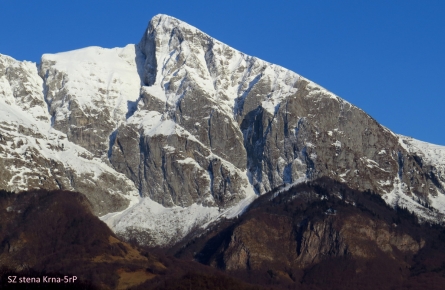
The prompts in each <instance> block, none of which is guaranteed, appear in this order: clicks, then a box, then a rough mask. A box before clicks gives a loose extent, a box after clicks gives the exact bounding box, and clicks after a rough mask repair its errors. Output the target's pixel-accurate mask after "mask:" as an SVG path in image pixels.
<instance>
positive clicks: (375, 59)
mask: <svg viewBox="0 0 445 290" xmlns="http://www.w3.org/2000/svg"><path fill="white" fill-rule="evenodd" d="M272 3H273V4H272ZM158 13H164V14H169V15H171V16H174V17H176V18H179V19H181V20H184V21H186V22H188V23H189V24H191V25H193V26H196V27H198V28H199V29H201V30H202V31H204V32H206V33H208V34H209V35H211V36H213V37H215V38H217V39H219V40H221V41H222V42H224V43H226V44H228V45H230V46H232V47H234V48H236V49H238V50H240V51H243V52H245V53H247V54H250V55H254V56H257V57H260V58H262V59H264V60H267V61H269V62H272V63H276V64H279V65H282V66H284V67H286V68H289V69H291V70H293V71H295V72H297V73H299V74H301V75H303V76H305V77H307V78H309V79H311V80H313V81H314V82H316V83H318V84H320V85H322V86H324V87H325V88H327V89H328V90H330V91H332V92H333V93H335V94H337V95H339V96H340V97H342V98H344V99H346V100H348V101H350V102H351V103H353V104H355V105H357V106H358V107H360V108H362V109H363V110H364V111H366V112H367V113H369V114H370V115H371V116H372V117H374V118H375V119H377V121H379V122H380V123H381V124H383V125H385V126H386V127H388V128H390V129H391V130H393V131H394V132H396V133H399V134H404V135H408V136H412V137H414V138H417V139H421V140H424V141H428V142H432V143H436V144H441V145H445V128H444V125H445V114H443V112H444V109H445V91H444V88H443V87H444V84H445V1H443V0H425V1H421V0H416V1H411V0H400V1H398V0H391V1H388V0H372V1H369V0H366V1H364V0H363V1H362V0H350V1H342V0H336V1H334V0H331V1H329V0H325V1H321V0H304V1H298V0H287V1H284V0H282V1H243V0H237V1H231V0H224V1H208V0H207V1H192V0H188V1H179V0H177V1H171V0H158V1H147V0H145V1H131V0H125V1H124V0H108V1H104V0H87V1H86V0H76V1H74V0H72V1H71V0H63V1H62V0H57V1H56V0H49V1H45V0H44V1H29V0H26V1H24V0H1V1H0V35H1V38H0V39H1V40H0V53H2V54H6V55H10V56H12V57H14V58H16V59H19V60H32V61H35V62H38V61H39V59H40V56H41V55H42V54H43V53H55V52H62V51H67V50H73V49H77V48H82V47H86V46H92V45H97V46H102V47H117V46H124V45H126V44H128V43H137V42H139V40H140V38H141V36H142V34H143V32H144V30H145V28H146V26H147V23H148V22H149V20H150V19H151V18H152V17H153V16H154V15H156V14H158Z"/></svg>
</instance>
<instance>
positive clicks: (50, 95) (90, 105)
mask: <svg viewBox="0 0 445 290" xmlns="http://www.w3.org/2000/svg"><path fill="white" fill-rule="evenodd" d="M0 101H1V110H3V111H4V112H5V114H3V116H0V118H3V119H1V120H2V121H1V122H0V124H1V126H0V130H1V131H0V134H2V135H1V136H0V144H2V145H1V146H2V147H1V148H2V149H1V150H2V151H1V152H0V153H1V154H4V156H5V158H3V159H2V160H1V161H0V162H2V165H3V166H4V167H3V168H5V170H3V171H1V175H2V179H1V180H0V187H1V188H4V189H8V190H16V191H18V190H21V189H27V188H36V187H43V188H48V189H49V188H63V189H70V190H71V189H73V190H78V191H80V192H82V193H84V194H87V195H88V196H89V199H90V200H91V201H92V203H93V205H94V207H95V210H96V213H98V214H105V213H110V212H114V211H120V210H123V209H124V208H125V207H126V206H127V205H128V203H129V199H128V198H127V197H128V196H136V195H137V193H138V194H139V195H140V196H141V197H143V198H149V199H150V200H153V201H155V202H156V203H159V204H161V205H162V207H163V208H164V210H163V211H159V210H157V205H156V206H155V205H154V203H148V202H143V201H142V202H139V203H137V202H136V199H133V200H134V202H133V203H132V204H133V207H132V208H131V209H129V210H127V211H125V212H122V213H119V214H113V215H107V216H106V217H104V220H105V221H107V222H108V224H109V225H110V226H111V227H112V228H113V229H118V228H119V229H122V231H123V232H125V227H128V226H134V227H136V228H137V231H139V232H141V231H142V232H143V231H146V230H147V228H143V227H141V226H139V225H138V224H133V223H135V221H136V220H143V219H149V220H153V221H156V220H157V218H158V217H160V216H161V215H162V216H163V215H164V214H165V213H166V212H167V211H168V212H171V215H172V216H173V217H171V221H173V220H178V219H179V220H180V218H179V213H183V212H184V210H175V208H177V207H180V208H185V209H190V210H189V213H191V208H192V206H199V207H205V208H207V209H209V208H210V209H211V210H207V209H206V210H202V211H200V212H199V214H197V215H194V214H191V215H192V216H194V218H196V219H195V222H196V223H195V224H193V223H192V224H193V226H192V225H190V224H187V225H186V224H185V222H183V223H179V224H177V228H175V229H171V230H172V231H173V232H174V231H178V230H182V229H183V228H184V227H185V226H186V228H187V229H192V228H193V227H194V226H195V227H199V226H202V225H203V224H207V223H208V222H209V219H210V220H211V219H218V218H220V217H221V216H236V215H237V211H238V213H239V212H241V211H242V210H243V208H244V207H245V206H246V205H248V201H252V200H253V199H254V197H256V196H258V195H261V194H264V193H266V192H268V191H271V190H274V189H276V188H279V187H282V186H285V185H289V184H293V183H296V182H300V181H302V180H313V179H316V178H320V177H329V178H331V179H334V180H337V181H339V182H343V183H346V184H347V185H348V186H350V187H351V188H354V189H359V190H372V191H373V192H376V193H378V194H380V195H382V196H384V198H385V200H386V201H387V202H388V203H389V204H391V205H393V206H401V207H407V208H409V209H410V210H411V211H415V212H416V213H417V214H418V215H419V216H421V217H422V219H427V220H435V221H442V220H443V218H444V214H445V207H444V205H445V195H444V194H445V191H444V190H445V189H444V187H445V177H444V176H443V174H444V173H443V170H444V168H445V167H444V166H445V158H444V157H443V156H445V149H444V148H442V147H440V146H436V147H434V146H433V147H432V146H427V145H419V144H423V143H419V142H417V141H416V140H410V139H407V138H404V137H401V136H398V135H395V134H393V133H392V132H391V131H390V130H388V129H386V128H385V127H383V126H381V125H380V124H378V123H377V122H376V121H375V120H374V119H372V118H371V117H370V116H369V115H367V114H366V113H365V112H363V111H362V110H360V109H358V108H357V107H355V106H353V105H351V104H350V103H348V102H346V101H344V100H342V99H341V98H339V97H337V96H335V95H333V94H332V93H330V92H328V91H327V90H325V89H324V88H322V87H320V86H318V85H317V84H315V83H313V82H311V81H309V80H307V79H305V78H304V77H301V76H299V75H298V74H296V73H294V72H291V71H289V70H287V69H285V68H282V67H280V66H277V65H274V64H270V63H268V62H265V61H263V60H260V59H258V58H255V57H251V56H248V55H245V54H243V53H241V52H239V51H237V50H235V49H233V48H231V47H229V46H227V45H225V44H223V43H221V42H219V41H217V40H215V39H213V38H212V37H210V36H208V35H206V34H205V33H203V32H201V31H199V30H198V29H196V28H194V27H192V26H190V25H188V24H186V23H184V22H181V21H180V20H178V19H175V18H173V17H170V16H166V15H157V16H155V17H154V18H153V19H152V20H151V21H150V23H149V26H148V28H147V30H146V31H145V33H144V35H143V37H142V39H141V41H140V43H139V44H137V45H127V46H126V47H124V48H113V49H104V48H99V47H89V48H85V49H80V50H75V51H71V52H65V53H59V54H45V55H43V56H42V60H41V63H40V64H39V66H38V71H37V69H36V68H35V66H34V65H33V64H31V63H28V62H17V61H15V60H13V59H12V58H9V57H6V56H0ZM50 140H51V141H50ZM2 142H3V143H2ZM8 142H9V143H8ZM27 154H32V158H28V157H26V156H29V155H27ZM6 156H7V157H6ZM67 156H71V157H72V158H68V157H67ZM25 164H26V166H25ZM74 164H77V165H74ZM79 164H82V165H81V166H79ZM18 168H22V169H20V170H19V169H18ZM24 168H27V169H26V170H25V169H24ZM91 192H94V193H91ZM147 204H150V208H146V207H147ZM160 212H162V214H161V213H160ZM210 212H211V213H210ZM130 213H131V215H130ZM167 220H168V221H170V217H168V218H167ZM188 222H189V220H187V223H188ZM140 224H144V223H140ZM159 224H163V223H159ZM159 227H160V226H159ZM150 232H153V233H154V234H155V233H156V232H160V228H156V227H154V228H150ZM167 236H169V237H173V235H172V234H170V235H167ZM154 240H163V241H165V242H168V241H167V240H168V239H167V240H165V239H157V238H155V239H154ZM170 241H171V240H170Z"/></svg>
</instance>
